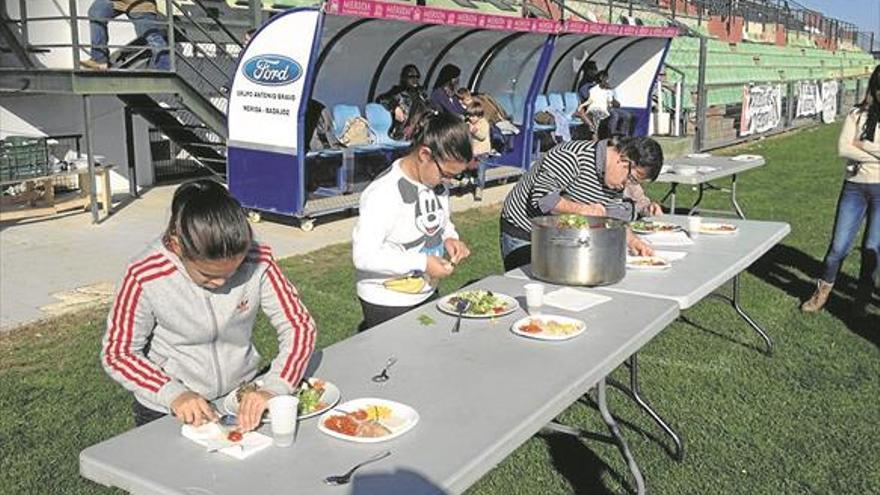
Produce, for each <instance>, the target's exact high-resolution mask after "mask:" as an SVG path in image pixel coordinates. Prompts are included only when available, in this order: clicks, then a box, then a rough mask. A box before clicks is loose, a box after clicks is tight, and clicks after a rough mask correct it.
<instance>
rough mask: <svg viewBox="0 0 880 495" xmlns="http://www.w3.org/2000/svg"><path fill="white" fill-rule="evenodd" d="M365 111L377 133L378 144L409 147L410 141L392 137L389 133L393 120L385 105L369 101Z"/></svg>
mask: <svg viewBox="0 0 880 495" xmlns="http://www.w3.org/2000/svg"><path fill="white" fill-rule="evenodd" d="M364 112H365V113H366V114H367V121H368V122H369V123H370V127H372V128H373V132H375V133H376V144H379V145H383V146H390V147H392V148H407V147H409V144H410V143H409V141H398V140H396V139H391V136H389V135H388V131H390V130H391V126H392V125H393V122H392V118H391V112H389V111H388V110H387V109H386V108H385V107H383V106H382V105H380V104H378V103H367V106H366V107H365V108H364Z"/></svg>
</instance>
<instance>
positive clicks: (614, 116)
mask: <svg viewBox="0 0 880 495" xmlns="http://www.w3.org/2000/svg"><path fill="white" fill-rule="evenodd" d="M596 78H597V81H598V83H597V84H596V85H595V86H593V87H592V88H590V93H589V98H588V99H587V101H586V102H584V103H583V104H582V105H581V107H580V108H579V109H578V112H579V113H584V114H585V120H586V122H587V123H588V124H589V125H590V126H591V127H592V128H593V129H594V130H598V129H599V125H600V124H601V122H602V121H603V120H605V119H606V118H607V119H608V134H610V135H611V136H632V135H633V131H634V130H635V116H634V115H633V114H631V113H629V112H627V111H626V110H623V109H621V108H620V102H619V101H618V100H617V92H616V91H615V90H614V89H613V88H612V87H611V84H610V82H609V81H608V72H607V71H604V70H603V71H599V74H598V75H597V76H596Z"/></svg>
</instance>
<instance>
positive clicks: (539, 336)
mask: <svg viewBox="0 0 880 495" xmlns="http://www.w3.org/2000/svg"><path fill="white" fill-rule="evenodd" d="M533 320H538V321H541V322H548V321H555V322H558V323H562V324H574V325H577V330H575V331H574V332H572V333H567V334H557V333H551V332H547V331H545V330H542V331H541V332H538V333H530V332H525V331H523V330H522V327H524V326H526V325H528V324H529V323H530V322H531V321H533ZM586 329H587V324H586V323H584V322H583V321H581V320H578V319H575V318H569V317H567V316H559V315H535V316H527V317H525V318H523V319H521V320H519V321H517V322H516V323H514V324H513V325H512V326H511V327H510V331H512V332H513V333H515V334H517V335H520V336H522V337H526V338H528V339H536V340H568V339H573V338H575V337H577V336H578V335H580V334H582V333H584V330H586Z"/></svg>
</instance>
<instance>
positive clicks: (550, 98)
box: [547, 93, 565, 112]
mask: <svg viewBox="0 0 880 495" xmlns="http://www.w3.org/2000/svg"><path fill="white" fill-rule="evenodd" d="M547 103H548V104H549V105H550V108H553V109H555V110H559V111H560V112H565V103H563V102H562V95H561V94H559V93H549V94H547Z"/></svg>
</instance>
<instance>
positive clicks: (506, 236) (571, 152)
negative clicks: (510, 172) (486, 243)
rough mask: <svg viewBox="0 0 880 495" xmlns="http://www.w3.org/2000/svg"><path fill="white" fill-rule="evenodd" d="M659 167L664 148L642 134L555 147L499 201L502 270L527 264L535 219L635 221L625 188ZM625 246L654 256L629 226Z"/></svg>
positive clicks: (648, 177) (650, 177)
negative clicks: (586, 217) (571, 215)
mask: <svg viewBox="0 0 880 495" xmlns="http://www.w3.org/2000/svg"><path fill="white" fill-rule="evenodd" d="M662 165H663V150H661V149H660V145H659V144H657V142H656V141H654V140H653V139H651V138H646V137H622V138H612V139H607V140H602V141H570V142H567V143H562V144H559V145H556V146H555V147H554V148H552V149H551V150H550V151H549V152H547V154H546V155H545V156H544V158H543V159H542V160H541V161H540V162H539V163H536V164H535V165H533V166H532V168H531V169H529V171H528V172H526V173H525V174H524V175H523V176H522V177H521V178H520V180H519V182H518V183H517V184H516V186H514V188H513V189H512V190H511V191H510V193H509V194H508V195H507V198H506V199H505V200H504V206H503V208H502V209H501V255H502V257H503V258H504V269H505V271H507V270H512V269H514V268H517V267H519V266H522V265H526V264H528V263H530V262H531V252H532V249H531V234H532V223H531V219H532V218H534V217H539V216H543V215H550V214H554V213H556V214H558V213H577V214H580V215H590V216H607V217H612V218H619V219H621V220H626V221H629V220H632V219H634V218H635V212H634V211H633V210H634V208H633V205H632V203H631V202H629V201H626V200H624V195H623V192H624V188H625V187H626V186H627V185H635V184H640V183H642V182H645V181H653V180H654V179H656V178H657V175H659V174H660V167H661V166H662ZM627 247H628V248H629V250H630V251H632V252H634V253H636V254H639V255H652V254H653V250H652V249H651V247H650V246H648V244H646V243H645V242H643V241H642V240H641V239H639V238H638V237H636V236H635V235H633V233H632V231H630V230H629V229H627Z"/></svg>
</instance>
